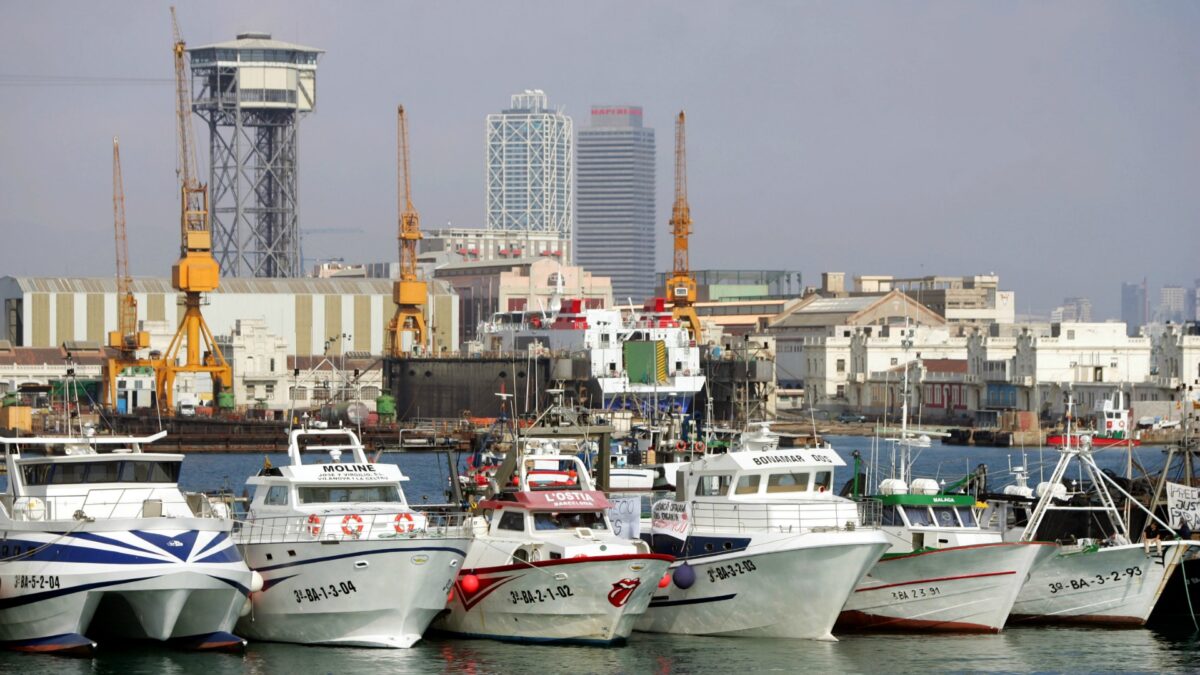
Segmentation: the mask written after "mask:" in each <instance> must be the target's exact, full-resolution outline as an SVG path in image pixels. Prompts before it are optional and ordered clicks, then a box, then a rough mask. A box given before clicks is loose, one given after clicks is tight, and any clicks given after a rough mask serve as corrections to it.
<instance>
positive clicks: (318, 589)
mask: <svg viewBox="0 0 1200 675" xmlns="http://www.w3.org/2000/svg"><path fill="white" fill-rule="evenodd" d="M469 542H470V540H469V539H467V538H462V537H459V538H452V537H448V538H415V539H391V540H377V539H370V540H359V541H355V540H349V539H345V540H341V541H333V542H332V543H330V544H327V543H323V542H319V541H315V540H314V541H309V542H289V543H254V544H245V545H243V550H244V552H245V556H246V561H247V562H248V563H249V564H250V566H251V568H252V569H254V570H255V571H258V572H259V573H260V574H262V576H263V590H262V591H260V592H257V593H254V594H252V596H251V599H252V601H253V609H252V611H251V613H250V614H249V615H247V616H245V617H243V618H242V619H241V621H240V622H239V623H238V625H237V630H238V634H239V635H243V636H245V637H247V638H250V639H254V640H268V641H274V642H294V643H299V644H320V645H339V646H357V647H385V648H408V647H411V646H412V645H413V644H414V643H416V642H417V641H418V640H420V638H421V635H423V634H424V632H425V629H426V628H428V627H429V624H430V623H431V622H432V621H433V619H434V617H435V616H436V615H437V614H438V612H440V611H442V609H443V608H444V607H445V606H446V594H447V593H448V592H449V590H450V588H451V585H452V584H453V582H454V577H455V576H456V575H457V574H458V571H459V568H460V567H461V563H462V560H463V558H464V556H465V555H466V550H467V546H468V545H469ZM290 552H294V553H295V555H291V554H290ZM268 555H270V556H271V558H270V559H268V558H267V556H268Z"/></svg>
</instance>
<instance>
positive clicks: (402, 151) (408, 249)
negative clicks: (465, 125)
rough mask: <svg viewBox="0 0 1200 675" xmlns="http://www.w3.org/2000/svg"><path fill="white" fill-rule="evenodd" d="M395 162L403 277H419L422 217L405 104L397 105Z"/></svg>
mask: <svg viewBox="0 0 1200 675" xmlns="http://www.w3.org/2000/svg"><path fill="white" fill-rule="evenodd" d="M396 125H397V129H396V136H397V143H398V147H397V148H396V153H397V155H398V156H397V157H396V164H397V166H398V167H399V168H400V176H399V180H398V182H399V185H398V186H397V191H398V197H399V201H400V204H399V210H400V279H401V280H402V281H416V280H417V241H418V240H420V239H421V216H420V215H419V214H418V213H417V209H416V208H415V207H414V206H413V202H412V182H411V180H410V178H409V172H408V116H407V115H405V114H404V106H397V108H396Z"/></svg>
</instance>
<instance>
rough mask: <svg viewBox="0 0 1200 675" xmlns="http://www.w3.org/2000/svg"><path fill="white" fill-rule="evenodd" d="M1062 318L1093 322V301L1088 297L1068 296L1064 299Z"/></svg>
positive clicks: (1071, 321)
mask: <svg viewBox="0 0 1200 675" xmlns="http://www.w3.org/2000/svg"><path fill="white" fill-rule="evenodd" d="M1060 309H1062V318H1061V319H1059V321H1066V322H1069V323H1091V322H1092V301H1091V300H1089V299H1087V298H1067V299H1066V300H1063V304H1062V307H1061V308H1060Z"/></svg>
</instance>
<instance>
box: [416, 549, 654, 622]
mask: <svg viewBox="0 0 1200 675" xmlns="http://www.w3.org/2000/svg"><path fill="white" fill-rule="evenodd" d="M477 545H478V544H477ZM670 563H671V558H670V556H663V555H655V554H626V555H612V556H593V557H590V558H569V559H563V560H543V561H538V562H533V563H527V564H520V565H505V566H502V567H486V568H476V569H468V570H463V572H462V574H460V575H459V578H458V581H457V582H456V584H455V588H454V593H453V596H452V597H451V599H450V602H449V605H448V612H447V613H446V614H445V615H443V616H442V617H440V618H438V620H437V621H436V622H435V623H434V628H436V629H437V630H440V631H443V632H447V633H451V634H455V635H461V636H465V637H486V638H493V639H499V640H511V641H518V642H571V643H584V644H597V645H608V644H614V643H619V642H622V641H624V640H625V639H626V638H628V637H629V634H630V633H631V632H633V625H634V622H635V621H636V620H637V618H638V617H639V616H640V615H642V614H643V613H644V612H645V611H646V607H647V605H649V604H650V597H651V595H652V594H653V592H654V590H655V588H657V584H658V582H659V580H660V579H662V577H663V574H664V573H665V572H666V571H667V567H668V566H669V565H670ZM469 577H471V578H473V579H474V580H475V581H467V582H464V579H467V578H469ZM476 581H477V583H476ZM469 588H474V590H468V589H469Z"/></svg>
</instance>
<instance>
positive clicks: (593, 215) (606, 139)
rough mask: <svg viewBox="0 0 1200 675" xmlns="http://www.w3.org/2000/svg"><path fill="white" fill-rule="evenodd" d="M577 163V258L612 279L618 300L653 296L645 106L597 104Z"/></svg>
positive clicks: (650, 148)
mask: <svg viewBox="0 0 1200 675" xmlns="http://www.w3.org/2000/svg"><path fill="white" fill-rule="evenodd" d="M576 162H577V166H576V176H577V179H578V185H577V187H576V200H575V201H576V204H575V208H576V209H577V212H576V219H577V227H576V230H575V260H576V261H577V262H578V263H579V265H580V266H582V267H584V268H586V269H587V270H588V271H590V272H592V273H593V274H601V275H604V276H607V277H610V278H611V279H612V288H613V299H614V301H616V302H617V303H624V302H628V301H629V300H630V299H632V300H633V302H635V303H640V302H642V301H643V300H645V299H647V298H650V297H653V296H654V295H655V291H656V289H655V286H654V248H655V247H654V241H655V236H654V235H655V228H654V130H653V129H651V128H649V127H645V126H642V108H641V107H640V106H632V105H594V106H592V120H591V126H589V127H588V128H586V129H581V130H580V131H579V140H578V145H577V147H576Z"/></svg>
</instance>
